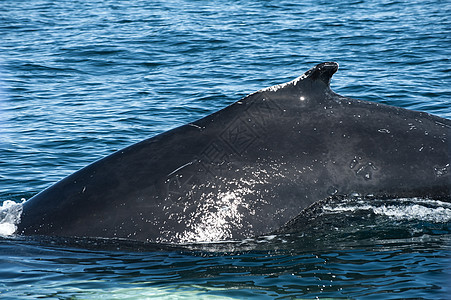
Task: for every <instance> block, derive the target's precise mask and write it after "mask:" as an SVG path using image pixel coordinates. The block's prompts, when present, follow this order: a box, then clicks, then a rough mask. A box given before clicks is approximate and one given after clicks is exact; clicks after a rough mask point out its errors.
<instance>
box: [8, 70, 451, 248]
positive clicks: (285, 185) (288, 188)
mask: <svg viewBox="0 0 451 300" xmlns="http://www.w3.org/2000/svg"><path fill="white" fill-rule="evenodd" d="M337 70H338V64H337V63H335V62H326V63H321V64H319V65H317V66H315V67H313V68H312V69H310V70H309V71H307V72H306V73H305V74H303V75H302V76H300V77H298V78H296V79H294V80H293V81H291V82H288V83H284V84H280V85H275V86H272V87H269V88H265V89H262V90H259V91H257V92H255V93H252V94H250V95H248V96H247V97H245V98H243V99H241V100H239V101H237V102H235V103H233V104H231V105H230V106H228V107H226V108H224V109H222V110H220V111H218V112H216V113H213V114H211V115H209V116H206V117H204V118H202V119H200V120H197V121H194V122H192V123H189V124H186V125H184V126H181V127H178V128H175V129H172V130H170V131H167V132H165V133H162V134H159V135H157V136H154V137H152V138H149V139H146V140H144V141H141V142H139V143H136V144H134V145H131V146H129V147H127V148H124V149H122V150H119V151H117V152H115V153H113V154H112V155H109V156H107V157H105V158H103V159H100V160H98V161H96V162H94V163H92V164H90V165H88V166H86V167H84V168H82V169H81V170H79V171H77V172H75V173H74V174H72V175H70V176H68V177H66V178H64V179H62V180H61V181H59V182H57V183H56V184H54V185H53V186H50V187H49V188H47V189H45V190H43V191H42V192H40V193H38V194H37V195H35V196H34V197H32V198H31V199H29V200H28V201H26V202H25V203H24V205H23V213H22V216H21V221H20V223H19V224H18V229H17V232H16V233H18V234H23V235H43V236H59V237H86V238H111V239H127V240H133V241H141V242H152V243H190V242H209V241H221V240H241V239H245V238H249V237H255V236H261V235H265V234H270V233H272V232H276V231H277V230H279V229H280V228H283V227H284V226H286V224H289V222H290V221H292V220H294V219H295V218H296V217H297V216H298V215H299V214H300V213H301V212H302V211H303V210H305V209H306V208H307V207H309V206H311V205H312V204H314V203H316V202H318V201H320V200H323V199H327V198H328V197H331V196H334V195H337V196H340V195H341V196H343V195H344V196H346V195H362V196H365V195H373V196H376V197H424V198H433V199H436V200H443V201H450V198H451V196H450V195H451V193H450V191H451V166H450V163H451V150H450V140H451V121H450V120H447V119H443V118H440V117H437V116H433V115H430V114H428V113H424V112H416V111H411V110H407V109H403V108H399V107H393V106H388V105H384V104H380V103H375V102H368V101H362V100H356V99H352V98H347V97H343V96H340V95H338V94H336V93H334V92H333V91H332V90H331V88H330V80H331V78H332V75H333V74H334V73H335V72H336V71H337Z"/></svg>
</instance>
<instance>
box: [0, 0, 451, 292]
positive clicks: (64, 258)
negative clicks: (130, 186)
mask: <svg viewBox="0 0 451 300" xmlns="http://www.w3.org/2000/svg"><path fill="white" fill-rule="evenodd" d="M450 58H451V2H450V1H449V0H447V1H418V0H413V1H396V0H376V1H363V0H361V1H357V0H356V1H326V0H322V1H303V2H301V1H281V0H279V1H270V0H268V1H247V0H242V1H238V0H237V1H231V0H228V1H226V0H219V1H203V0H196V1H183V0H167V1H139V0H138V1H125V0H124V1H120V0H109V1H108V0H107V1H92V0H76V1H74V0H70V1H69V0H62V1H45V0H30V1H13V0H2V1H0V205H1V208H0V232H1V233H2V235H3V237H0V298H2V299H36V298H48V299H100V298H102V299H145V298H162V299H165V298H166V299H175V298H180V299H184V298H186V299H190V298H196V299H201V298H205V299H246V298H256V299H304V298H306V299H314V298H319V299H326V298H327V299H330V298H332V299H451V297H450V295H451V255H450V250H451V204H450V203H444V202H440V201H435V200H433V199H417V198H412V199H384V200H382V199H372V200H371V201H369V200H368V199H362V198H358V197H357V198H350V199H334V200H330V201H329V202H325V203H320V204H319V205H317V206H316V207H314V208H312V211H313V214H312V215H313V218H312V220H311V222H309V223H308V224H306V226H305V229H304V230H302V231H300V232H296V233H293V234H290V235H279V236H266V237H259V238H255V239H249V240H245V241H234V242H232V241H230V242H221V243H212V244H187V245H146V244H138V243H131V242H130V243H115V242H111V241H103V240H54V239H50V238H49V239H35V238H29V237H20V236H15V235H13V234H11V233H12V232H13V231H14V227H13V224H14V221H15V220H14V218H16V217H17V216H18V215H19V212H20V203H21V202H23V201H24V200H25V199H28V198H30V197H31V196H33V195H35V194H36V193H38V192H39V191H41V190H42V189H44V188H46V187H48V186H49V185H51V184H52V183H55V182H56V181H58V180H59V179H61V178H63V177H65V176H67V175H69V174H71V173H73V172H74V171H76V170H78V169H79V168H81V167H83V166H85V165H87V164H89V163H91V162H93V161H94V160H96V159H99V158H101V157H104V156H105V155H108V154H111V153H113V152H114V151H116V150H118V149H121V148H123V147H125V146H128V145H130V144H132V143H134V142H137V141H140V140H142V139H145V138H148V137H151V136H154V135H156V134H158V133H161V132H164V131H166V130H168V129H171V128H174V127H177V126H179V125H182V124H185V123H187V122H190V121H193V120H196V119H199V118H201V117H204V116H206V115H208V114H210V113H212V112H215V111H217V110H219V109H221V108H223V107H225V106H227V105H229V104H231V103H233V102H235V101H237V100H239V99H240V98H241V97H243V96H245V95H247V94H249V93H252V92H254V91H256V90H258V89H261V88H264V87H267V86H271V85H274V84H279V83H283V82H286V81H289V80H291V79H293V78H296V77H297V76H299V75H301V74H302V73H303V72H305V71H306V70H308V69H309V68H311V67H313V66H314V65H315V64H317V63H320V62H324V61H337V62H338V63H339V64H340V70H339V71H338V72H337V74H335V75H334V77H333V79H332V84H331V86H332V88H333V90H334V91H335V92H337V93H339V94H341V95H344V96H348V97H353V98H357V99H362V100H368V101H375V102H379V103H385V104H390V105H395V106H399V107H404V108H408V109H413V110H419V111H425V112H428V113H432V114H436V115H439V116H441V117H444V118H451V88H450V87H451V62H450ZM16 203H18V204H16Z"/></svg>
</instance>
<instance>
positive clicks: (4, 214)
mask: <svg viewBox="0 0 451 300" xmlns="http://www.w3.org/2000/svg"><path fill="white" fill-rule="evenodd" d="M22 204H23V202H22V203H17V202H14V201H11V200H6V201H4V202H3V203H2V204H1V206H0V237H5V236H10V235H13V234H14V233H15V232H16V230H17V224H18V223H19V222H20V216H21V215H22Z"/></svg>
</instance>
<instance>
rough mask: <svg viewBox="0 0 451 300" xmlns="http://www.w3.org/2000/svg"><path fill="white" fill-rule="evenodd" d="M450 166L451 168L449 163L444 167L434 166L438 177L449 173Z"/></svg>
mask: <svg viewBox="0 0 451 300" xmlns="http://www.w3.org/2000/svg"><path fill="white" fill-rule="evenodd" d="M448 168H449V164H446V165H445V166H443V167H440V166H435V167H434V173H435V176H437V177H442V176H445V175H446V174H448Z"/></svg>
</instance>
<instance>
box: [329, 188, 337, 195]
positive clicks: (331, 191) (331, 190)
mask: <svg viewBox="0 0 451 300" xmlns="http://www.w3.org/2000/svg"><path fill="white" fill-rule="evenodd" d="M337 193H338V189H337V188H336V187H334V186H330V187H329V188H328V189H327V194H329V195H330V196H334V195H336V194H337Z"/></svg>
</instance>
